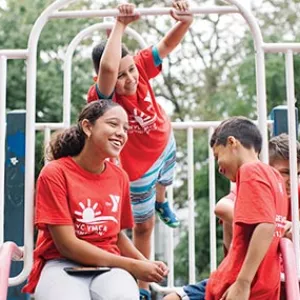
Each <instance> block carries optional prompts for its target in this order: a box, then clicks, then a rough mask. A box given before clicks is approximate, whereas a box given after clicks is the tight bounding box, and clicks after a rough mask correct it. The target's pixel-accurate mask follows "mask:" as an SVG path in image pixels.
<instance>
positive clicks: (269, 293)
mask: <svg viewBox="0 0 300 300" xmlns="http://www.w3.org/2000/svg"><path fill="white" fill-rule="evenodd" d="M236 183H237V197H236V201H235V207H234V217H233V239H232V244H231V247H230V249H229V252H228V254H227V256H226V257H225V259H224V260H223V261H222V263H221V264H220V266H219V267H218V269H217V270H216V271H215V272H214V273H212V274H211V276H210V278H209V281H208V284H207V288H206V295H205V299H206V300H219V299H220V298H221V296H222V295H223V294H224V292H225V291H226V290H227V289H228V288H229V287H230V286H231V285H232V284H233V283H234V282H235V280H236V278H237V276H238V274H239V271H240V269H241V267H242V264H243V262H244V259H245V256H246V254H247V251H248V247H249V243H250V239H251V236H252V231H251V230H252V229H251V228H253V226H250V225H253V224H259V223H272V224H276V229H275V233H274V238H273V241H272V243H271V245H270V248H269V249H268V252H267V254H266V255H265V257H264V259H263V261H262V262H261V264H260V266H259V268H258V270H257V273H256V275H255V277H254V280H253V282H252V285H251V295H250V298H249V299H250V300H265V299H270V300H275V299H279V291H280V262H279V239H280V237H281V236H282V235H283V227H284V221H285V220H286V216H287V212H288V201H287V195H286V191H285V186H284V182H283V180H282V177H281V175H280V174H279V172H277V171H276V170H275V169H273V168H272V167H270V166H268V165H266V164H263V163H262V162H255V163H247V164H244V165H243V166H242V167H241V168H240V169H239V171H238V174H237V182H236Z"/></svg>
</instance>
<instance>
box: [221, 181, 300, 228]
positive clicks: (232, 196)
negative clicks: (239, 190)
mask: <svg viewBox="0 0 300 300" xmlns="http://www.w3.org/2000/svg"><path fill="white" fill-rule="evenodd" d="M224 198H227V199H229V200H232V201H233V202H234V201H235V198H236V189H235V188H234V189H232V190H231V191H230V193H229V194H228V195H227V196H225V197H224ZM298 199H300V185H299V186H298ZM288 208H289V209H288V215H287V218H286V219H287V220H288V221H292V204H291V201H290V200H289V201H288ZM299 210H300V201H299ZM220 223H222V220H220Z"/></svg>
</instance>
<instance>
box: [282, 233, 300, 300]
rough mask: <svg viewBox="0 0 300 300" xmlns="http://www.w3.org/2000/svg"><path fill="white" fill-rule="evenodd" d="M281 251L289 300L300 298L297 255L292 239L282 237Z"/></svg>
mask: <svg viewBox="0 0 300 300" xmlns="http://www.w3.org/2000/svg"><path fill="white" fill-rule="evenodd" d="M280 251H281V253H282V256H283V267H284V273H285V287H286V288H285V289H286V296H287V300H296V299H300V292H299V282H298V275H297V267H296V266H297V265H296V256H295V251H294V246H293V243H292V242H291V240H289V239H287V238H282V239H281V240H280Z"/></svg>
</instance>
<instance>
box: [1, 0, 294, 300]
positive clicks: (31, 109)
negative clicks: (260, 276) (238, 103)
mask: <svg viewBox="0 0 300 300" xmlns="http://www.w3.org/2000/svg"><path fill="white" fill-rule="evenodd" d="M73 2H76V0H57V1H55V2H53V3H52V4H51V5H50V6H49V7H47V8H46V9H45V10H44V12H43V13H42V14H41V15H40V16H39V18H38V19H37V20H36V22H35V24H34V26H33V28H32V30H31V33H30V36H29V40H28V45H27V48H26V49H7V50H0V299H6V293H7V288H8V285H9V286H14V285H18V284H20V283H22V282H23V281H25V280H26V278H27V276H28V274H29V272H30V270H31V267H32V262H33V255H32V254H33V207H34V202H33V201H34V184H35V182H34V161H35V135H36V130H43V131H44V133H45V140H46V141H47V140H49V138H50V132H51V130H55V129H59V128H65V127H68V126H69V125H70V108H71V96H70V95H71V65H72V57H73V53H74V50H75V49H76V47H77V45H78V44H79V43H80V42H81V41H82V39H83V38H85V37H86V36H89V35H91V33H92V32H94V31H95V30H99V29H108V28H111V26H112V24H111V23H107V22H104V23H100V24H95V25H93V26H90V27H88V28H86V29H84V30H82V31H81V32H80V33H78V34H77V36H75V37H74V39H73V40H72V42H71V43H70V44H69V47H68V49H67V52H66V56H65V62H64V94H63V121H62V123H36V122H35V114H36V78H37V45H38V41H39V37H40V34H41V32H42V30H43V28H44V27H45V25H46V24H47V22H48V21H49V20H50V19H58V18H92V17H111V16H117V15H118V10H117V9H105V10H90V11H66V10H64V11H60V9H62V8H65V7H66V6H67V5H69V4H71V3H73ZM226 2H227V3H228V4H229V5H228V6H205V7H195V8H191V12H192V13H193V14H213V13H214V14H240V15H241V16H242V17H243V18H244V20H245V22H246V23H247V24H248V26H249V29H250V31H251V34H252V37H253V41H254V48H255V66H256V89H257V112H258V126H259V128H260V131H261V133H262V136H263V150H262V154H261V159H262V160H263V161H264V162H267V161H268V147H267V143H268V136H267V130H268V129H267V127H268V126H267V124H268V122H267V105H266V103H267V99H266V79H265V53H267V52H273V53H279V52H282V53H284V54H285V58H286V86H287V88H286V94H287V102H288V129H289V133H290V144H289V145H290V147H289V148H290V172H291V194H292V219H293V244H292V243H291V242H290V241H285V240H284V239H283V241H282V243H281V248H282V250H283V256H284V258H285V264H286V283H287V287H288V288H287V290H288V299H289V300H295V299H300V296H299V289H298V288H297V281H298V278H299V277H300V247H299V242H300V240H299V223H298V221H297V220H299V212H298V190H297V188H298V182H297V163H296V162H297V158H296V138H295V137H296V121H295V88H294V71H293V68H294V62H293V55H294V53H299V52H300V43H266V42H264V40H263V36H262V33H261V30H260V28H259V25H258V23H257V21H256V19H255V17H254V16H253V14H252V12H251V11H250V10H249V9H248V8H247V7H245V6H244V5H243V4H242V3H241V2H242V1H239V0H227V1H226ZM170 9H171V8H138V9H136V11H137V12H139V13H140V14H141V15H142V16H143V15H168V14H169V12H170ZM126 33H127V34H129V35H131V36H132V37H133V38H135V39H136V40H137V41H138V43H139V44H140V45H141V46H142V47H144V46H145V42H144V41H143V39H142V38H141V37H140V35H139V34H138V33H136V32H135V31H134V30H132V29H130V28H128V29H127V31H126ZM9 59H24V60H25V61H26V63H27V70H26V72H27V82H26V149H25V153H26V159H25V209H24V214H25V216H24V246H23V245H16V244H15V243H13V242H10V241H9V242H5V241H4V178H5V176H4V175H5V169H4V166H5V135H6V114H5V111H6V85H7V60H9ZM217 125H218V122H183V123H173V127H174V129H175V130H187V139H188V167H189V171H188V196H189V197H188V198H189V216H190V218H189V220H190V221H189V280H190V282H191V283H193V282H195V237H194V235H195V234H194V224H195V223H194V222H195V221H194V214H193V212H194V211H193V210H194V183H193V180H194V173H193V161H194V158H193V130H194V129H199V128H202V129H206V130H207V131H208V136H210V135H211V134H212V132H213V129H214V128H215V127H216V126H217ZM209 186H210V196H209V198H210V220H211V222H210V244H211V270H214V269H215V268H216V237H215V233H216V224H215V220H214V203H215V198H216V196H215V173H214V159H213V155H212V153H211V151H210V152H209ZM170 197H171V198H172V195H171V196H170ZM169 244H170V253H169V254H170V255H168V257H169V262H168V263H169V267H170V274H169V276H168V286H167V287H161V286H159V285H157V284H154V285H153V288H154V289H156V290H157V291H159V292H167V291H170V290H174V289H176V287H174V268H173V263H174V257H173V237H172V233H171V232H170V234H169ZM293 252H295V254H296V258H295V259H293V258H294V254H293ZM286 253H288V254H287V255H286ZM14 259H18V260H20V259H22V260H23V261H24V266H23V270H22V271H21V273H20V274H19V275H18V276H16V277H13V278H9V268H10V263H11V260H14Z"/></svg>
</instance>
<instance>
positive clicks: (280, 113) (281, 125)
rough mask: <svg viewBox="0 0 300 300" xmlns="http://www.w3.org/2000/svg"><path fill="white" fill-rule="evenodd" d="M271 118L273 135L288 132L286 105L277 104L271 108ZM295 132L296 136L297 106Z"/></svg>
mask: <svg viewBox="0 0 300 300" xmlns="http://www.w3.org/2000/svg"><path fill="white" fill-rule="evenodd" d="M270 116H271V119H272V120H273V121H274V126H273V136H276V135H279V134H281V133H288V122H287V120H288V108H287V106H286V105H279V106H276V107H274V108H273V109H272V112H271V115H270ZM295 117H296V134H297V138H298V108H297V107H295Z"/></svg>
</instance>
